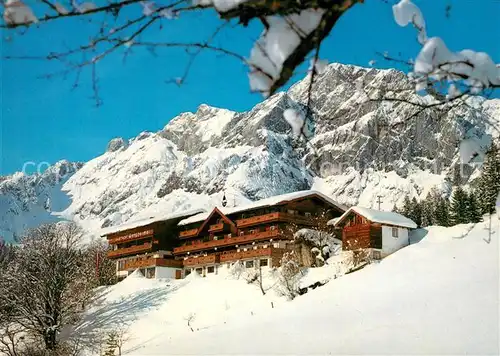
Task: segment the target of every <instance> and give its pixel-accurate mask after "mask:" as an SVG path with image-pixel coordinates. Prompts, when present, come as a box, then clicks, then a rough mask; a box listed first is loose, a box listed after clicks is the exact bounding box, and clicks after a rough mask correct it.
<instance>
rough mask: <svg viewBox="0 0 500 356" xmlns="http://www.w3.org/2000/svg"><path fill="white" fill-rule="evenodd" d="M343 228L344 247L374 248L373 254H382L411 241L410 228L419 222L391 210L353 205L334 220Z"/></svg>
mask: <svg viewBox="0 0 500 356" xmlns="http://www.w3.org/2000/svg"><path fill="white" fill-rule="evenodd" d="M334 226H335V227H336V228H338V229H341V231H342V249H343V250H357V249H372V250H373V257H374V258H375V259H377V258H383V257H385V256H387V255H390V254H391V253H393V252H395V251H397V250H399V249H401V248H402V247H404V246H407V245H408V244H409V231H410V230H411V229H416V228H417V224H415V222H414V221H412V220H411V219H408V218H407V217H405V216H403V215H401V214H398V213H394V212H390V211H380V210H374V209H368V208H363V207H360V206H353V207H351V208H349V209H348V210H347V211H346V212H345V213H344V214H343V215H342V216H341V217H340V218H338V219H337V220H336V221H335V224H334Z"/></svg>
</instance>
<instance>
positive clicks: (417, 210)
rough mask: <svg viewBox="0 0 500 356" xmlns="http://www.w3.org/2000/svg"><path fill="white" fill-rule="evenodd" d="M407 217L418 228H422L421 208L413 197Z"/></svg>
mask: <svg viewBox="0 0 500 356" xmlns="http://www.w3.org/2000/svg"><path fill="white" fill-rule="evenodd" d="M408 217H409V218H410V219H412V220H413V221H414V222H415V224H417V226H418V227H420V226H422V207H421V206H420V203H419V202H418V201H417V198H415V197H413V199H412V200H411V209H410V214H409V216H408Z"/></svg>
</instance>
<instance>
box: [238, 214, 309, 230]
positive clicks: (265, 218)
mask: <svg viewBox="0 0 500 356" xmlns="http://www.w3.org/2000/svg"><path fill="white" fill-rule="evenodd" d="M275 221H286V222H294V223H296V224H303V225H312V223H313V222H312V220H311V219H310V218H308V217H305V216H302V215H296V214H289V213H284V212H276V213H269V214H264V215H258V216H252V217H250V218H245V219H239V220H236V226H238V227H246V226H251V225H258V224H264V223H270V222H275Z"/></svg>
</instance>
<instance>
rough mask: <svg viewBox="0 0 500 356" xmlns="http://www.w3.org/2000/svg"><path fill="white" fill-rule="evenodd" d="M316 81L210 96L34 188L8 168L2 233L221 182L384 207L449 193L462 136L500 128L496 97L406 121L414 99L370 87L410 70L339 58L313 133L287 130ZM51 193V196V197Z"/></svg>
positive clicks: (194, 192) (168, 207)
mask: <svg viewBox="0 0 500 356" xmlns="http://www.w3.org/2000/svg"><path fill="white" fill-rule="evenodd" d="M308 86H309V79H308V77H306V78H305V79H303V80H302V81H299V82H298V83H296V84H294V85H293V86H292V87H291V88H290V89H289V90H288V91H287V92H281V93H278V94H275V95H273V96H272V97H270V98H268V99H267V100H264V101H263V102H261V103H259V104H257V105H256V106H255V107H254V108H252V109H251V110H249V111H247V112H234V111H230V110H227V109H223V108H215V107H211V106H209V105H206V104H202V105H200V106H199V107H198V109H197V111H196V112H194V113H192V112H187V113H181V114H180V115H178V116H176V117H175V118H173V119H172V120H171V121H170V122H169V123H168V124H167V125H166V126H165V127H164V128H163V129H161V130H159V131H157V132H146V131H144V132H142V133H140V134H139V135H138V136H136V137H133V138H131V139H124V138H115V139H112V140H111V141H110V142H109V143H108V146H107V148H106V150H105V152H104V153H103V154H102V155H100V156H98V157H96V158H94V159H92V160H90V161H88V162H86V163H85V164H84V165H83V166H81V167H80V166H78V168H77V169H74V170H68V172H66V174H65V177H64V180H61V181H58V182H57V184H56V182H52V181H50V179H49V178H48V176H43V177H42V175H39V176H37V175H35V176H37V177H38V178H36V177H35V176H26V177H35V178H25V179H27V180H29V179H31V180H32V181H33V182H35V185H36V186H37V187H39V188H38V190H37V189H31V190H30V189H28V188H26V187H25V186H24V185H23V184H24V183H23V184H20V183H17V184H16V182H20V180H19V178H16V177H18V176H19V174H17V175H16V174H15V175H13V176H9V177H7V178H5V177H4V178H3V179H2V180H0V202H2V204H1V205H3V209H1V211H0V216H1V218H2V220H0V236H4V238H6V239H7V240H12V239H13V238H14V237H15V236H19V235H20V234H21V233H22V231H24V230H25V229H26V228H29V227H33V225H35V224H38V223H41V222H45V221H53V220H54V219H57V218H66V219H71V220H75V221H77V222H79V223H81V224H82V226H83V227H84V228H85V229H86V230H87V231H88V232H89V233H90V234H98V231H99V230H100V229H101V228H104V227H109V226H114V225H117V224H120V223H124V222H126V221H130V220H131V219H137V218H142V217H147V216H151V215H154V214H163V213H167V212H169V211H172V212H173V211H180V210H184V209H186V210H187V209H195V208H208V209H209V208H210V207H212V206H215V205H217V204H220V201H221V199H222V195H223V194H224V192H225V194H226V196H227V198H228V201H229V203H230V204H233V205H234V204H236V205H240V204H243V203H246V202H249V201H252V200H257V199H262V198H266V197H269V196H272V195H278V194H284V193H289V192H292V191H297V190H304V189H311V188H313V189H316V190H319V191H321V192H323V193H325V194H327V195H329V196H331V197H332V198H333V199H335V200H337V201H339V203H342V204H346V205H353V204H360V205H365V206H368V207H376V205H375V204H376V200H377V199H376V198H377V196H378V195H381V196H382V200H383V203H382V208H383V209H390V208H392V206H393V205H394V204H395V203H401V202H402V199H403V198H404V196H405V195H407V194H408V195H410V196H416V197H423V196H425V195H426V194H427V192H428V191H430V190H431V189H433V188H435V189H439V190H441V191H442V192H443V194H448V193H449V191H450V186H451V185H450V177H451V172H452V168H453V167H454V166H455V165H457V164H458V163H459V161H460V155H459V150H458V147H459V143H460V142H461V140H463V139H469V138H470V139H474V140H476V141H477V142H478V143H479V144H478V147H479V148H478V151H480V152H478V156H479V158H481V157H482V155H483V154H484V152H485V150H486V148H487V146H488V144H489V142H490V141H491V137H492V136H496V135H498V133H496V132H495V131H494V130H493V129H491V128H490V127H489V126H488V125H487V123H486V121H488V120H489V119H491V118H493V120H494V121H495V123H497V122H498V118H499V116H500V100H497V99H493V100H485V99H480V98H474V99H471V101H470V103H469V104H468V105H462V106H459V107H457V108H454V109H452V110H450V111H448V112H447V113H445V114H442V113H441V112H438V111H437V110H429V111H428V112H425V113H421V114H419V115H416V116H415V118H414V119H412V120H410V121H408V122H406V121H405V120H404V118H405V117H408V116H409V115H410V114H411V112H412V110H413V108H412V107H411V105H408V104H405V103H400V102H377V101H369V100H367V98H366V93H367V92H368V93H369V94H370V95H372V94H373V95H375V94H376V95H379V94H384V93H387V92H389V93H390V92H392V91H394V92H396V93H397V92H398V90H401V89H402V88H404V89H407V88H410V87H411V86H410V83H409V81H408V79H407V78H406V76H405V75H404V73H402V72H399V71H397V70H394V69H388V70H378V69H374V68H362V67H357V66H350V65H343V64H337V63H335V64H331V65H330V66H329V67H328V68H327V69H326V71H325V72H324V73H323V74H322V75H320V76H319V77H318V78H317V82H316V83H315V86H314V90H313V92H312V97H311V99H312V100H311V107H312V112H313V117H312V118H311V117H309V122H308V124H310V125H311V127H312V132H313V136H312V137H311V138H310V140H309V142H307V143H305V142H304V140H300V139H299V138H297V137H294V136H292V135H291V129H290V126H289V124H288V123H287V122H286V121H285V120H284V118H283V111H284V110H285V109H287V108H290V107H292V108H296V109H297V110H304V106H305V105H304V104H305V103H306V101H307V89H308ZM398 95H400V96H402V97H404V98H408V100H422V98H421V97H419V96H418V95H416V94H408V93H407V92H404V93H401V94H398ZM424 100H430V99H429V98H424ZM67 163H68V164H69V162H67ZM58 164H59V163H58ZM60 165H61V166H65V164H63V163H61V164H60ZM55 166H57V164H56V165H55ZM473 172H474V167H473V166H471V167H469V168H467V169H466V172H465V177H464V183H467V181H468V180H469V177H470V176H471V174H473ZM40 182H43V183H40ZM20 191H21V192H24V193H20ZM44 199H45V201H46V200H47V199H49V200H50V201H51V202H52V204H51V205H52V206H49V207H48V208H47V209H46V208H44V205H46V204H45V201H44ZM20 205H21V206H20ZM44 211H45V213H44Z"/></svg>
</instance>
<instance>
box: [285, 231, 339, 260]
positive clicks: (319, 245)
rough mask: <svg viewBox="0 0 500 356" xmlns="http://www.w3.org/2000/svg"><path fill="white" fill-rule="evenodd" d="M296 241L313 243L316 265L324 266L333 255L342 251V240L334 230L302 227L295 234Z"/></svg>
mask: <svg viewBox="0 0 500 356" xmlns="http://www.w3.org/2000/svg"><path fill="white" fill-rule="evenodd" d="M294 238H295V242H296V243H301V242H304V243H306V244H308V245H311V246H312V247H311V248H310V251H311V253H312V254H313V256H314V258H315V265H316V266H322V265H323V264H324V263H325V261H326V260H327V259H328V258H330V257H331V256H334V255H336V254H337V253H339V252H340V250H341V246H342V242H341V241H340V240H339V239H337V238H336V237H335V235H334V234H333V233H332V232H329V231H324V230H315V229H307V228H304V229H300V230H299V231H297V232H296V233H295V234H294Z"/></svg>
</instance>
